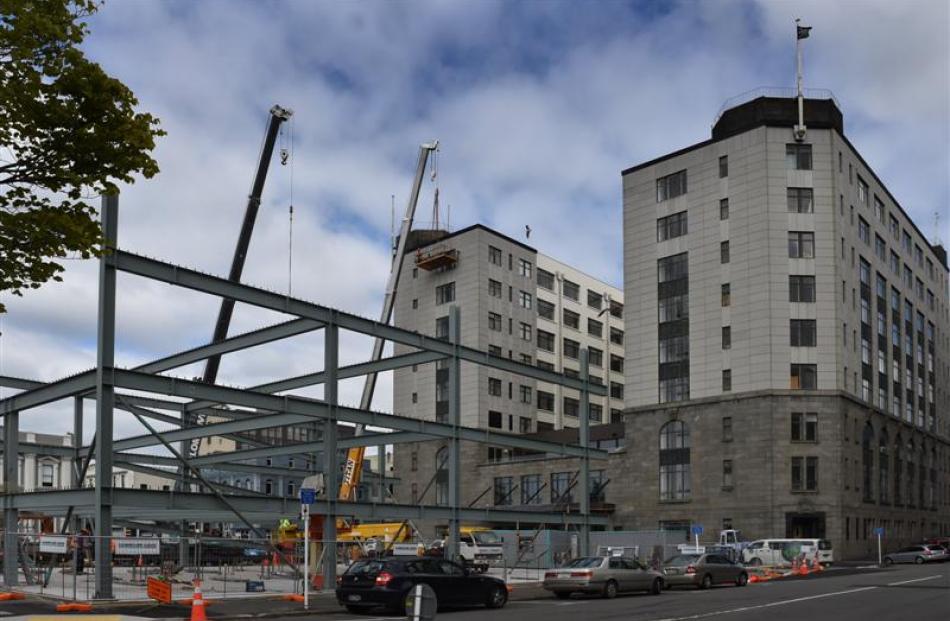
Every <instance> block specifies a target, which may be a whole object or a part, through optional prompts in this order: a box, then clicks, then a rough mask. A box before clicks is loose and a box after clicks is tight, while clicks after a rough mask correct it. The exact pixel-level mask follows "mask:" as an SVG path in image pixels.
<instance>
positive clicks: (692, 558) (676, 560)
mask: <svg viewBox="0 0 950 621" xmlns="http://www.w3.org/2000/svg"><path fill="white" fill-rule="evenodd" d="M698 560H699V555H698V554H681V555H680V556H674V557H672V558H668V559H666V563H664V564H665V565H673V566H676V567H681V566H683V565H690V564H692V563H695V562H696V561H698Z"/></svg>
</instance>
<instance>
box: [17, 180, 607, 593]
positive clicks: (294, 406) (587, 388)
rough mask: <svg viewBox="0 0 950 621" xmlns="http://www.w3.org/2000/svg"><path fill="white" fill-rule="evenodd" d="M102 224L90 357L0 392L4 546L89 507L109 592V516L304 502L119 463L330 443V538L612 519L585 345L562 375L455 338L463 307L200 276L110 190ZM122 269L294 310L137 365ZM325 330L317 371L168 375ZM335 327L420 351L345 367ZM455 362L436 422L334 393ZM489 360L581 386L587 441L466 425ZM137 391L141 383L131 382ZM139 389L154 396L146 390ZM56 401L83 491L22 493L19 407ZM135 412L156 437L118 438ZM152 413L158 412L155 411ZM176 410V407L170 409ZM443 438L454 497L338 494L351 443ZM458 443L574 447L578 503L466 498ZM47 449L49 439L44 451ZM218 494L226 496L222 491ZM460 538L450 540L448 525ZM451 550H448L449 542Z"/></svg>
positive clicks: (211, 516)
mask: <svg viewBox="0 0 950 621" xmlns="http://www.w3.org/2000/svg"><path fill="white" fill-rule="evenodd" d="M102 230H103V237H104V239H105V242H106V245H107V248H108V249H109V251H108V252H106V253H105V254H104V255H103V256H102V257H101V258H100V260H99V285H98V299H99V302H98V321H97V326H98V330H97V331H98V335H97V364H96V368H94V369H90V370H88V371H83V372H81V373H78V374H76V375H73V376H71V377H67V378H64V379H61V380H58V381H55V382H49V383H43V382H36V381H32V380H27V379H22V378H13V377H0V385H3V386H6V387H10V388H15V389H19V390H21V392H19V393H18V394H15V395H13V396H10V397H8V398H6V399H3V400H0V417H2V420H3V423H4V424H3V435H4V438H3V442H4V447H3V471H4V477H5V479H4V480H5V481H7V482H8V483H7V488H6V489H5V490H4V492H5V493H4V494H3V495H2V496H0V503H2V508H3V512H4V522H5V535H6V537H7V540H6V541H5V547H6V549H7V550H16V540H15V537H16V532H17V520H18V514H19V512H20V511H26V510H30V511H36V510H41V511H44V512H47V513H49V514H51V515H67V516H68V515H71V514H75V515H79V516H84V517H88V518H92V519H93V520H94V523H95V534H96V535H97V536H98V537H97V539H96V541H97V546H98V548H97V549H96V553H95V564H96V572H95V576H96V578H95V579H96V596H97V597H98V598H111V597H112V574H111V567H112V563H111V551H110V549H109V546H108V539H107V537H108V536H109V535H110V534H111V533H112V525H113V524H114V523H116V522H117V521H119V522H126V523H127V522H129V521H134V520H150V521H152V520H154V521H168V522H178V521H182V520H204V521H209V520H210V521H228V520H231V521H234V517H235V515H237V516H239V517H242V518H243V519H247V520H254V521H256V522H269V521H273V520H274V518H275V516H276V515H280V514H286V513H287V512H288V511H296V509H297V507H298V506H299V505H298V501H297V500H296V499H290V498H275V497H272V496H264V495H261V494H257V493H252V492H248V491H246V490H237V489H235V488H233V487H230V486H226V485H220V484H211V483H210V482H207V481H205V480H203V479H202V481H203V487H202V488H203V489H207V491H206V492H204V491H193V490H192V489H190V488H189V489H186V490H182V491H146V490H130V489H121V488H114V487H113V482H112V476H111V474H112V470H113V465H121V466H123V467H129V468H133V469H139V470H147V471H155V468H154V466H166V467H168V466H178V465H182V466H185V468H184V470H187V469H188V468H191V469H192V471H196V470H194V469H196V468H200V467H213V468H215V469H221V470H228V469H231V470H236V471H247V472H265V473H271V474H286V473H287V472H288V471H287V469H282V468H275V467H264V466H260V465H256V464H252V463H247V460H253V459H257V458H260V457H269V456H277V455H288V454H293V455H297V454H302V455H313V454H314V453H316V452H318V451H322V453H323V456H324V463H323V464H322V468H321V470H322V471H323V472H324V476H325V480H326V490H327V493H326V494H324V495H323V496H322V497H320V498H318V500H317V502H316V503H315V504H314V505H312V507H311V511H312V512H313V513H320V514H324V515H325V516H326V519H325V525H326V526H325V529H326V530H325V533H324V538H325V539H326V540H327V541H331V542H332V541H335V539H336V533H335V524H336V517H337V516H352V517H355V518H360V519H377V518H386V519H412V520H420V519H438V520H446V521H448V524H449V532H450V535H449V538H448V540H449V542H454V541H457V540H458V536H457V534H458V528H459V523H460V521H461V520H485V521H510V522H514V521H519V522H521V523H532V522H534V523H547V524H563V525H574V526H577V527H578V530H579V533H580V540H579V543H580V552H581V553H582V554H585V553H587V550H588V547H589V535H590V527H591V526H592V525H606V518H604V517H601V516H594V515H591V513H590V503H589V489H588V485H589V483H588V479H589V477H588V476H587V474H588V472H589V467H590V466H589V464H590V460H591V459H606V457H607V453H606V452H605V451H601V450H596V449H591V448H590V446H589V420H588V410H589V400H590V395H592V394H593V395H604V394H606V388H605V387H603V386H601V385H599V384H591V383H590V380H589V374H588V366H587V351H586V350H584V351H582V352H581V362H582V364H581V373H580V376H579V377H576V378H575V377H567V376H565V375H561V374H558V373H554V372H552V371H547V370H544V369H540V368H537V367H533V366H530V365H526V364H522V363H519V362H515V361H513V360H508V359H504V358H499V357H495V356H491V355H489V354H488V353H486V352H482V351H478V350H476V349H472V348H470V347H465V346H463V345H461V344H460V339H459V325H460V310H459V308H458V307H457V306H453V307H451V308H450V313H449V336H448V338H447V339H440V338H434V337H431V336H426V335H423V334H419V333H417V332H411V331H408V330H404V329H400V328H397V327H394V326H391V325H388V324H386V323H382V322H377V321H372V320H369V319H365V318H363V317H359V316H356V315H353V314H350V313H346V312H343V311H340V310H336V309H332V308H328V307H325V306H320V305H318V304H314V303H312V302H308V301H305V300H301V299H297V298H293V297H290V296H287V295H282V294H279V293H275V292H272V291H267V290H265V289H262V288H259V287H253V286H250V285H247V284H243V283H239V282H233V281H230V280H228V279H226V278H221V277H218V276H212V275H209V274H204V273H201V272H198V271H196V270H192V269H188V268H184V267H181V266H178V265H173V264H170V263H166V262H163V261H159V260H156V259H151V258H147V257H143V256H139V255H136V254H132V253H129V252H126V251H124V250H121V249H119V248H118V243H117V241H118V197H117V196H106V197H104V198H103V201H102ZM120 271H122V272H126V273H130V274H135V275H139V276H142V277H145V278H149V279H152V280H157V281H160V282H165V283H168V284H171V285H174V286H176V287H182V288H187V289H192V290H196V291H201V292H204V293H208V294H212V295H216V296H219V297H221V298H223V299H226V300H232V301H234V302H242V303H245V304H248V305H251V306H255V307H259V308H265V309H270V310H275V311H279V312H282V313H285V314H287V315H290V316H292V317H293V319H291V320H289V321H286V322H283V323H278V324H275V325H272V326H269V327H266V328H263V329H260V330H256V331H253V332H249V333H246V334H241V335H237V336H233V337H230V338H224V339H221V340H217V341H215V342H213V343H211V344H208V345H204V346H201V347H196V348H192V349H189V350H187V351H183V352H179V353H176V354H173V355H170V356H166V357H164V358H161V359H158V360H155V361H152V362H149V363H148V364H144V365H140V366H138V367H135V368H133V369H122V368H118V367H116V366H115V362H114V353H115V305H116V274H117V273H118V272H120ZM314 330H320V331H322V333H323V336H324V352H325V359H324V366H323V369H322V370H320V371H318V372H314V373H310V374H307V375H303V376H298V377H291V378H287V379H283V380H280V381H275V382H270V383H267V384H261V385H257V386H252V387H248V388H235V387H229V386H221V385H216V384H208V383H204V382H201V381H193V380H188V379H182V378H178V377H172V376H168V375H162V373H164V372H166V371H170V370H172V369H175V368H178V367H181V366H184V365H187V364H191V363H194V362H197V361H201V360H205V359H208V358H212V357H216V356H220V355H222V354H227V353H231V352H235V351H239V350H243V349H247V348H250V347H254V346H256V345H260V344H264V343H269V342H272V341H276V340H279V339H285V338H289V337H293V336H295V335H299V334H303V333H306V332H311V331H314ZM340 330H348V331H353V332H357V333H360V334H364V335H368V336H371V337H374V338H375V339H381V340H383V341H391V342H394V343H400V344H403V345H408V346H410V347H413V348H415V349H416V351H414V352H413V353H409V354H404V355H400V356H392V357H389V358H383V359H380V360H374V361H370V362H363V363H359V364H353V365H349V366H343V367H341V366H339V364H338V348H339V333H340ZM440 360H447V362H448V370H449V413H448V417H447V422H444V423H443V422H434V421H430V420H422V419H417V418H409V417H405V416H396V415H393V414H387V413H382V412H375V411H372V410H369V409H363V408H353V407H347V406H343V405H340V404H339V403H338V392H337V390H338V389H337V386H338V383H339V381H340V380H342V379H345V378H349V377H358V376H362V375H366V374H375V373H380V372H383V371H389V370H393V369H398V368H402V367H406V366H410V365H416V364H427V363H433V362H436V361H440ZM462 361H465V362H469V363H474V364H478V365H484V366H488V367H492V368H495V369H498V370H501V371H507V372H511V373H515V374H519V375H521V376H524V377H527V378H532V379H536V380H540V381H544V382H548V383H553V384H559V385H561V386H565V387H568V388H573V389H576V390H579V391H580V394H581V399H580V402H581V403H580V409H581V411H580V412H579V414H580V416H579V419H580V435H579V439H580V441H579V444H578V445H572V444H562V443H556V442H549V441H541V440H537V439H534V438H527V437H522V436H518V435H509V434H504V433H498V432H494V431H489V430H484V429H475V428H469V427H463V426H462V425H460V423H459V420H460V417H459V414H460V410H461V406H462V404H461V394H460V373H461V370H460V369H461V362H462ZM313 385H322V386H323V388H324V396H323V398H322V399H312V398H306V397H302V396H297V395H292V394H280V395H278V394H276V393H283V392H286V391H288V390H293V389H296V388H301V387H305V386H313ZM130 391H134V393H133V392H130ZM142 393H149V395H150V396H145V395H143V394H142ZM62 399H73V401H74V427H75V429H74V432H75V437H76V442H75V446H74V447H61V448H59V449H56V451H57V453H58V454H62V455H64V456H71V457H73V458H74V463H75V468H74V476H73V487H74V488H75V489H69V490H57V491H56V492H55V493H49V492H23V491H20V490H18V489H16V486H15V484H11V483H10V482H15V481H17V480H18V478H17V461H18V460H17V456H18V453H19V452H20V448H21V447H23V448H26V447H28V446H29V445H27V444H25V443H23V444H21V443H20V442H19V435H18V434H19V429H20V424H19V422H20V416H21V415H24V413H26V412H28V411H29V410H34V409H35V408H37V407H40V406H43V405H45V404H48V403H51V402H54V401H59V400H62ZM85 399H94V401H95V404H96V410H95V416H96V432H95V437H94V439H93V441H92V442H91V443H90V444H89V445H86V446H82V420H83V402H84V400H85ZM117 409H120V410H125V411H128V412H131V413H132V414H133V415H134V416H136V417H137V418H138V420H139V421H140V422H141V423H142V424H143V426H144V427H145V428H146V429H148V430H149V433H148V434H145V435H140V436H133V437H125V438H115V437H114V433H113V421H114V413H115V410H117ZM157 410H158V411H157ZM199 411H201V412H204V413H205V414H207V415H208V417H209V420H215V421H218V422H211V423H209V424H205V425H202V426H190V425H189V424H188V421H189V417H190V416H191V415H193V414H195V413H196V412H199ZM164 412H171V414H168V413H164ZM147 418H149V419H153V420H159V421H162V422H165V423H171V424H172V425H174V426H175V427H176V428H175V429H173V430H170V431H162V432H158V431H156V430H155V429H154V427H152V426H151V425H150V424H148V423H147V422H146V420H145V419H147ZM301 423H316V424H317V425H318V427H319V429H320V430H321V431H322V433H321V437H320V438H319V440H318V441H314V442H304V443H300V444H291V445H280V446H274V445H270V444H269V443H267V442H261V441H255V440H254V439H252V438H249V437H248V436H247V435H242V434H246V432H252V431H257V430H261V429H267V428H273V427H282V426H286V425H297V424H301ZM340 423H346V424H348V425H362V426H365V427H369V428H374V429H377V430H379V431H375V432H373V433H369V434H366V435H362V436H353V437H344V438H338V437H337V430H338V425H339V424H340ZM212 436H218V437H230V438H234V439H237V440H239V441H240V442H242V443H245V444H248V445H250V446H252V447H253V448H248V449H241V450H236V451H233V452H230V453H219V454H212V455H202V456H198V457H194V458H191V457H188V456H183V455H182V454H181V453H180V452H178V451H175V450H174V449H173V448H171V444H170V443H173V442H175V443H177V442H182V443H184V442H187V441H189V440H195V439H201V438H209V437H212ZM432 439H442V440H445V441H447V443H448V447H449V458H448V463H447V470H448V481H449V485H448V504H447V505H445V506H441V505H440V506H429V505H421V506H420V505H399V504H392V503H386V502H343V501H339V500H337V498H336V494H335V490H336V488H337V483H338V477H339V472H338V470H339V466H340V463H339V455H338V451H339V450H341V449H344V448H349V447H357V446H381V445H382V446H385V445H390V444H398V443H403V442H417V441H420V440H432ZM462 442H481V443H488V444H492V445H496V446H505V447H511V448H521V449H527V450H532V451H540V452H544V453H550V454H555V455H565V456H572V457H577V458H579V460H580V464H581V466H580V473H579V477H578V478H579V479H580V480H579V483H578V487H579V488H580V507H579V508H580V511H579V512H578V513H573V514H572V513H564V512H554V511H548V512H545V511H512V510H499V509H477V508H471V507H464V506H462V505H461V504H460V503H461V498H460V494H459V491H460V486H461V483H460V480H461V469H460V463H459V457H460V445H461V443H462ZM156 445H162V446H165V447H166V448H168V449H169V452H172V454H173V455H174V457H167V456H161V455H150V454H140V453H134V452H130V451H132V450H135V449H140V448H144V447H150V446H156ZM48 448H49V447H43V449H44V450H47V449H48ZM90 458H94V459H95V461H96V468H95V479H96V485H95V487H94V488H82V479H81V476H82V475H81V474H80V473H81V472H85V469H86V467H87V466H88V462H89V459H90ZM224 494H227V496H226V498H225V496H224ZM453 534H454V535H455V536H454V537H453V536H452V535H453ZM449 553H451V551H449ZM327 554H328V556H327V557H326V562H325V563H324V584H330V585H332V584H334V583H335V575H334V574H335V571H336V548H335V546H333V545H329V546H327ZM3 571H4V577H5V580H6V584H7V585H8V586H9V585H13V584H16V581H17V555H16V554H11V553H7V554H5V555H4V560H3Z"/></svg>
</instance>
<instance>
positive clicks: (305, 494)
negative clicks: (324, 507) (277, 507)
mask: <svg viewBox="0 0 950 621" xmlns="http://www.w3.org/2000/svg"><path fill="white" fill-rule="evenodd" d="M316 501H317V490H315V489H311V488H309V487H301V488H300V504H302V505H312V504H313V503H315V502H316Z"/></svg>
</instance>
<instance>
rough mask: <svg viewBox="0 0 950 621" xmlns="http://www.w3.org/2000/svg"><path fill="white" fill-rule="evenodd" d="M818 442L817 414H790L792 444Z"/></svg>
mask: <svg viewBox="0 0 950 621" xmlns="http://www.w3.org/2000/svg"><path fill="white" fill-rule="evenodd" d="M817 441H818V413H817V412H792V442H817Z"/></svg>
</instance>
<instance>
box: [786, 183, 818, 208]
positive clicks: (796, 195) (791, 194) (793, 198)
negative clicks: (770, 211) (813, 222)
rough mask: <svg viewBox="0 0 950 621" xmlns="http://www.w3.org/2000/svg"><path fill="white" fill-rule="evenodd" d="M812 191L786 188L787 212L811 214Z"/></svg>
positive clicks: (809, 189)
mask: <svg viewBox="0 0 950 621" xmlns="http://www.w3.org/2000/svg"><path fill="white" fill-rule="evenodd" d="M814 199H815V196H814V190H812V189H811V188H788V210H789V211H790V212H793V213H813V212H814V211H815V206H814Z"/></svg>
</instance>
